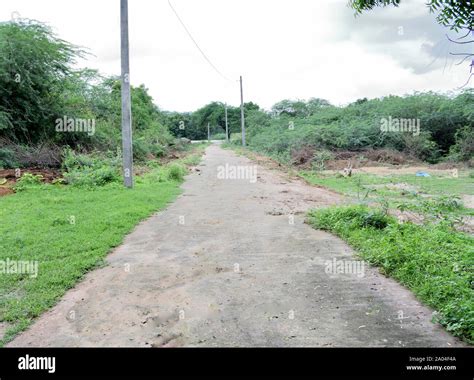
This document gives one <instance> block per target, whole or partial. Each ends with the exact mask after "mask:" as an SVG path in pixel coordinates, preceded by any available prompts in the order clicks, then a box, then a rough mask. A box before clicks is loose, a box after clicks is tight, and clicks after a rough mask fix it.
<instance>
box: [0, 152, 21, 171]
mask: <svg viewBox="0 0 474 380" xmlns="http://www.w3.org/2000/svg"><path fill="white" fill-rule="evenodd" d="M17 167H18V162H17V161H16V159H15V153H14V152H13V150H11V149H9V148H0V169H1V168H3V169H13V168H17Z"/></svg>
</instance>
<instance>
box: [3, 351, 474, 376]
mask: <svg viewBox="0 0 474 380" xmlns="http://www.w3.org/2000/svg"><path fill="white" fill-rule="evenodd" d="M473 354H474V351H473V349H472V348H155V349H149V348H136V349H134V348H64V349H60V348H49V349H48V348H45V349H39V348H3V349H0V379H1V380H8V379H11V378H58V377H66V376H69V377H71V376H76V377H84V378H85V377H86V376H87V378H90V377H93V376H100V377H101V378H103V377H129V378H138V377H143V376H152V377H154V378H157V377H158V378H160V377H162V378H163V377H173V378H176V377H183V376H184V377H187V376H189V377H193V378H196V377H220V378H222V377H224V378H226V377H229V376H246V377H248V376H250V377H251V376H258V377H266V376H268V377H275V376H285V377H288V378H295V377H302V376H305V377H307V376H311V377H314V376H317V377H321V376H323V377H341V376H343V377H347V378H354V377H364V378H366V377H378V378H382V377H384V378H385V377H391V378H407V377H411V378H430V379H432V378H445V379H457V378H465V379H472V378H473V374H474V371H473V368H474V365H473V358H474V355H473ZM26 355H29V358H30V360H31V357H54V358H55V372H54V373H48V370H46V369H43V370H38V369H36V370H34V369H19V359H20V357H25V358H26ZM447 358H451V359H447ZM452 358H453V359H454V360H453V359H452ZM22 363H24V361H23V360H22ZM407 366H421V367H422V368H425V369H417V370H409V369H407ZM426 366H442V367H444V366H449V367H452V366H455V369H448V368H443V369H442V370H438V369H437V370H434V369H432V368H431V369H430V368H429V367H426Z"/></svg>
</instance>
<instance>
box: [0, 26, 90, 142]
mask: <svg viewBox="0 0 474 380" xmlns="http://www.w3.org/2000/svg"><path fill="white" fill-rule="evenodd" d="M0 52H1V53H0V136H4V137H7V138H9V139H12V140H15V141H18V142H36V141H40V140H42V139H44V138H46V137H47V136H51V134H53V133H54V120H55V119H56V118H58V117H62V112H61V105H62V104H63V103H64V101H65V98H64V96H63V95H64V90H65V84H66V82H67V81H66V79H67V78H68V77H69V76H70V75H71V74H72V73H73V72H74V70H73V69H72V65H73V64H74V62H75V59H76V58H78V57H80V56H83V55H84V52H83V51H82V50H80V49H78V48H77V47H75V46H74V45H72V44H70V43H68V42H66V41H63V40H61V39H59V38H58V37H56V36H55V35H54V34H53V32H52V31H51V29H50V28H49V27H48V26H46V25H44V24H42V23H39V22H37V21H31V20H26V19H22V20H19V21H17V22H7V23H3V24H0Z"/></svg>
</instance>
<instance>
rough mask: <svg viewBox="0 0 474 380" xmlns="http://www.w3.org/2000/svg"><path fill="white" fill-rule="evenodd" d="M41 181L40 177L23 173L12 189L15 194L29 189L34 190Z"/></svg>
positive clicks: (41, 177)
mask: <svg viewBox="0 0 474 380" xmlns="http://www.w3.org/2000/svg"><path fill="white" fill-rule="evenodd" d="M42 181H43V176H42V175H34V174H31V173H25V174H23V175H22V176H21V177H20V178H19V179H18V181H17V182H16V184H15V186H14V187H13V189H14V190H15V191H16V192H19V191H24V190H27V189H31V188H36V187H38V185H41V183H42Z"/></svg>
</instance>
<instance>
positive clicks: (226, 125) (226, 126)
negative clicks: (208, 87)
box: [225, 103, 229, 142]
mask: <svg viewBox="0 0 474 380" xmlns="http://www.w3.org/2000/svg"><path fill="white" fill-rule="evenodd" d="M225 141H227V142H229V123H228V122H227V103H226V104H225Z"/></svg>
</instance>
